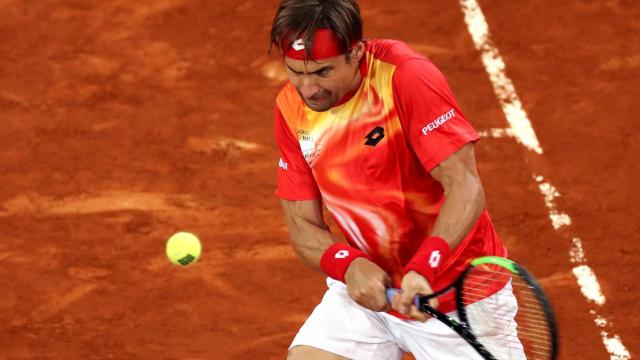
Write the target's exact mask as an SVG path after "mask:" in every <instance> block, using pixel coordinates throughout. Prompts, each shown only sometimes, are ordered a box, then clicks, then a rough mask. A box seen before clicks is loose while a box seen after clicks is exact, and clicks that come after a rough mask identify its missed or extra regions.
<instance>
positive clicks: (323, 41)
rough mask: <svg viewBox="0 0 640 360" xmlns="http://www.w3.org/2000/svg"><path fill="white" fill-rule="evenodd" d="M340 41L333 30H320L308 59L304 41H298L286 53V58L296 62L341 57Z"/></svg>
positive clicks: (317, 32)
mask: <svg viewBox="0 0 640 360" xmlns="http://www.w3.org/2000/svg"><path fill="white" fill-rule="evenodd" d="M340 45H341V43H340V39H339V38H338V37H337V36H336V34H335V33H334V32H333V31H332V30H331V29H325V28H323V29H318V30H316V34H315V36H314V38H313V44H312V46H311V54H310V56H309V57H308V58H307V56H306V54H305V44H304V40H303V39H296V40H295V41H293V42H292V43H291V44H290V45H289V48H288V49H286V51H285V56H286V57H288V58H290V59H294V60H307V59H313V60H324V59H328V58H332V57H335V56H338V55H341V54H342V53H343V51H341V46H340Z"/></svg>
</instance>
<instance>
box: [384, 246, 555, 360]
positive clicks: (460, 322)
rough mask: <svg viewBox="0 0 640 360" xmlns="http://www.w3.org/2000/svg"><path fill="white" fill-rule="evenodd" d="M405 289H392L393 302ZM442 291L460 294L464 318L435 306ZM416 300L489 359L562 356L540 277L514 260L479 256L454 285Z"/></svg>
mask: <svg viewBox="0 0 640 360" xmlns="http://www.w3.org/2000/svg"><path fill="white" fill-rule="evenodd" d="M451 292H453V293H451ZM399 293H400V290H399V289H387V298H388V299H389V301H391V299H392V298H393V297H394V296H396V295H398V294H399ZM436 296H444V297H446V296H449V297H455V310H457V313H458V317H459V319H455V318H452V317H450V316H448V315H445V314H444V313H442V312H440V311H438V310H436V309H434V308H433V307H431V306H429V305H428V304H429V303H428V300H429V299H431V298H434V297H436ZM415 304H416V307H417V308H418V309H419V310H420V311H422V312H424V313H426V314H428V315H431V316H432V317H434V318H436V319H438V320H440V321H441V322H443V323H444V324H445V325H447V326H448V327H450V328H451V329H452V330H454V331H455V332H456V333H458V334H459V335H460V336H461V337H462V338H463V339H464V340H466V341H467V342H468V343H469V344H470V345H471V346H472V347H473V348H474V349H475V350H476V351H477V352H478V353H479V354H480V355H481V356H482V357H483V358H484V359H489V360H506V359H509V360H511V359H527V360H534V359H535V360H548V359H555V358H556V354H557V337H556V334H557V331H556V322H555V319H554V317H553V312H552V310H551V306H550V305H549V302H548V300H547V297H546V296H545V294H544V292H543V291H542V288H541V287H540V285H538V282H537V281H536V279H535V278H534V277H533V276H532V275H531V274H530V273H529V272H528V271H527V270H525V269H524V268H523V267H522V266H520V265H518V264H517V263H515V262H513V261H511V260H507V259H505V258H501V257H497V256H486V257H480V258H476V259H474V260H473V261H471V263H470V265H469V267H468V268H467V269H466V270H465V271H464V273H463V274H462V275H461V276H460V278H459V279H458V280H457V281H456V282H455V283H454V284H453V285H452V286H450V287H448V288H446V289H443V290H440V291H437V292H436V293H434V294H432V295H429V296H421V297H416V300H415Z"/></svg>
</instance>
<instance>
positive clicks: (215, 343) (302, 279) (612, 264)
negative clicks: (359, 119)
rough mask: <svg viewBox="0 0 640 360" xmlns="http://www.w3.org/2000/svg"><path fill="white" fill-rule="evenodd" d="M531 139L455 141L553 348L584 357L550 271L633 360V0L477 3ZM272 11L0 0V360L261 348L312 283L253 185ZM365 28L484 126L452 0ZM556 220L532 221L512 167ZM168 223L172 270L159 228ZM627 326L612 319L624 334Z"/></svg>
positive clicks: (261, 183)
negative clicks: (469, 153) (400, 51)
mask: <svg viewBox="0 0 640 360" xmlns="http://www.w3.org/2000/svg"><path fill="white" fill-rule="evenodd" d="M481 5H482V6H483V9H484V11H485V15H486V18H487V21H488V23H489V25H490V29H491V31H492V33H493V39H494V41H495V43H496V45H497V46H498V48H499V49H500V51H501V53H502V55H503V57H504V59H505V61H506V64H507V71H508V74H509V76H510V77H511V78H512V80H513V81H514V84H515V86H516V89H517V90H518V93H519V95H520V97H521V99H522V102H523V105H524V108H525V110H526V111H527V112H528V114H529V116H530V118H531V120H532V123H533V126H534V129H535V130H536V132H537V134H538V137H539V139H540V141H541V145H542V147H543V148H544V151H545V153H544V155H542V156H538V155H535V154H533V153H531V152H529V151H527V150H525V149H524V148H523V147H522V146H521V145H519V144H518V143H516V141H515V140H514V139H512V138H500V139H494V138H486V139H483V140H481V141H480V142H479V143H478V144H477V146H476V152H477V157H478V166H479V169H480V172H481V175H482V178H483V182H484V186H485V190H486V192H487V197H488V207H489V209H490V211H491V214H492V217H493V219H494V221H495V224H496V227H497V229H498V230H499V233H500V234H501V236H502V237H503V239H504V240H505V242H506V243H507V245H508V247H509V249H510V254H511V257H512V258H513V259H515V260H517V261H519V262H521V263H522V264H524V265H525V266H526V267H528V268H529V269H530V270H531V271H532V272H533V273H534V274H536V275H537V276H538V277H539V278H540V279H541V282H542V284H543V285H544V286H545V287H546V289H547V292H548V294H549V297H550V299H551V301H552V303H553V305H554V307H555V310H556V313H557V317H558V323H559V328H560V339H561V356H560V359H564V360H569V359H608V358H609V354H608V353H607V352H606V350H605V347H604V345H603V343H602V340H601V337H600V331H601V329H599V328H597V327H596V326H595V324H594V316H593V315H591V314H590V313H589V311H590V310H592V309H595V308H596V307H595V305H594V304H590V303H589V302H587V300H586V299H585V298H584V296H583V295H582V294H581V292H580V289H579V287H578V285H577V283H576V280H575V278H574V276H573V274H572V272H571V269H572V268H573V266H574V264H572V263H571V262H570V260H569V259H570V258H569V255H568V252H569V250H570V247H571V239H572V238H573V237H579V238H581V239H582V241H583V244H584V248H585V251H586V254H587V261H588V264H589V265H590V266H591V267H592V268H593V269H594V271H595V272H596V274H597V276H598V279H599V280H600V283H601V285H602V287H603V292H604V294H605V296H606V298H607V303H606V304H605V305H604V306H603V307H602V308H599V310H598V311H599V313H600V314H601V315H603V316H605V317H606V318H607V319H608V320H609V321H610V324H612V326H613V327H608V328H607V329H605V330H607V331H609V332H610V334H618V335H619V336H620V337H621V338H622V340H623V342H624V344H625V345H626V346H627V348H628V349H629V350H630V351H631V353H632V356H634V357H635V356H640V343H639V341H638V339H639V338H638V332H637V324H638V321H640V311H639V310H640V296H639V293H638V286H637V279H638V278H639V277H640V271H639V270H638V265H639V264H638V254H639V253H640V241H638V240H639V239H638V234H640V211H639V210H640V209H639V205H638V204H640V180H638V179H639V178H640V162H639V160H640V156H639V155H640V135H639V134H640V133H639V132H638V129H637V126H638V123H639V119H638V114H640V102H639V101H638V99H639V95H640V94H639V91H640V90H639V89H640V78H639V74H640V22H639V20H638V19H640V3H639V2H637V1H628V0H617V1H616V0H609V1H591V2H586V3H583V2H580V1H572V2H566V1H560V2H558V1H551V0H541V1H533V2H527V4H523V3H522V2H514V1H510V0H499V1H487V0H484V1H481ZM276 6H277V2H276V1H274V0H269V1H263V0H252V1H222V0H149V1H124V0H110V1H97V0H69V1H52V0H41V1H25V0H0V281H1V284H2V294H1V295H0V349H1V350H0V358H1V359H108V358H113V359H283V358H284V357H285V354H286V348H287V345H288V344H289V342H290V341H291V339H292V337H293V336H294V334H295V333H296V330H297V328H298V327H299V326H300V325H301V324H302V322H303V321H304V319H305V318H306V316H307V315H308V314H309V313H310V311H311V310H312V309H313V307H314V306H315V304H317V303H318V301H319V300H320V297H321V295H322V294H323V292H324V288H325V285H324V281H323V276H322V275H321V274H319V273H315V272H313V271H312V270H309V269H307V268H305V267H304V266H303V265H302V264H301V262H299V261H298V260H297V259H296V258H295V256H294V254H293V252H292V250H291V248H290V245H289V243H288V237H287V231H286V228H285V226H284V222H283V219H282V216H281V211H280V209H279V203H278V200H277V199H276V198H275V196H274V194H273V192H274V189H275V186H276V169H277V163H278V155H277V150H276V147H275V145H274V140H273V136H272V108H273V100H274V97H275V95H276V93H277V91H278V89H279V87H280V86H281V85H282V84H283V80H284V73H283V70H282V67H281V65H280V63H279V58H278V55H273V56H271V57H269V56H268V55H267V54H266V48H267V45H268V31H269V28H270V22H271V19H272V17H273V14H274V13H275V9H276ZM361 7H362V11H363V17H364V20H365V33H366V36H367V37H370V38H378V37H384V38H394V39H399V40H403V41H406V42H408V43H409V44H411V45H412V46H413V47H414V48H416V49H417V50H419V51H420V52H422V53H424V54H426V55H428V56H429V57H431V58H432V59H433V61H434V62H435V63H436V64H437V65H438V66H439V67H440V68H441V69H442V71H443V72H444V73H445V75H446V76H447V77H448V79H449V81H450V83H451V86H452V88H453V90H454V93H455V94H456V96H457V98H458V100H459V102H460V104H461V106H462V108H463V109H464V110H465V112H466V114H467V115H468V117H469V118H470V119H471V121H472V122H473V124H474V125H475V126H476V128H477V129H478V130H480V131H483V130H488V129H491V128H504V127H506V120H505V118H504V115H503V113H502V111H501V109H500V106H499V104H498V102H497V100H496V97H495V95H494V94H493V90H492V88H491V84H490V82H489V80H488V77H487V75H486V73H485V71H484V69H483V66H482V64H481V62H480V59H479V54H478V52H477V51H476V50H475V48H474V46H473V43H472V41H471V38H470V36H469V34H468V32H467V29H466V26H465V24H464V22H463V15H462V12H461V10H460V8H459V4H458V2H457V1H454V0H437V1H435V0H432V1H414V0H396V1H393V2H388V1H378V0H368V1H365V0H363V1H362V2H361ZM534 173H536V174H537V175H543V176H545V178H547V179H549V180H550V181H551V182H552V183H553V184H554V185H555V186H556V187H557V188H558V191H559V192H560V193H561V194H562V197H560V198H559V199H557V200H556V202H557V205H558V207H559V208H560V209H562V210H563V211H566V212H567V213H568V214H569V215H570V216H571V217H572V220H573V224H572V225H571V226H570V227H567V228H563V229H561V230H560V231H556V230H554V229H553V228H552V227H551V225H550V221H549V218H548V210H547V209H546V207H545V203H544V198H543V197H542V195H541V194H540V192H539V190H538V188H537V183H536V182H535V180H534V179H533V174H534ZM180 230H184V231H191V232H194V233H196V234H198V235H199V236H200V238H201V240H202V242H203V246H204V251H203V255H202V257H201V259H200V261H198V262H197V263H196V264H194V265H193V266H189V267H187V268H178V267H175V266H173V265H171V264H170V263H169V261H168V260H167V259H166V258H165V255H164V244H165V241H166V239H167V238H168V237H169V236H170V235H171V234H172V233H174V232H176V231H180ZM634 329H635V330H634Z"/></svg>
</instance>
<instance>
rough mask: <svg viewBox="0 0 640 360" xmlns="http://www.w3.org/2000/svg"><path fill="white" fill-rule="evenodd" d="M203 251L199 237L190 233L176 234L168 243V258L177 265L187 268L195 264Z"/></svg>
mask: <svg viewBox="0 0 640 360" xmlns="http://www.w3.org/2000/svg"><path fill="white" fill-rule="evenodd" d="M201 251H202V245H200V240H198V237H197V236H195V235H193V234H191V233H188V232H179V233H176V234H174V235H173V236H171V237H170V238H169V240H168V241H167V257H168V258H169V260H171V262H172V263H174V264H176V265H180V266H187V265H189V264H191V263H193V262H195V261H196V260H198V257H200V252H201Z"/></svg>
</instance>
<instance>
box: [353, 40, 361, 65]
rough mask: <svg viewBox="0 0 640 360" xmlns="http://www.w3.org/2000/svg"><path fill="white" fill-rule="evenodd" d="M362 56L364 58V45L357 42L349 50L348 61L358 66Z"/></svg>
mask: <svg viewBox="0 0 640 360" xmlns="http://www.w3.org/2000/svg"><path fill="white" fill-rule="evenodd" d="M363 56H364V44H363V43H362V41H358V42H357V43H356V44H355V45H353V47H352V48H351V55H350V60H351V62H352V63H355V64H359V63H360V60H362V57H363Z"/></svg>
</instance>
